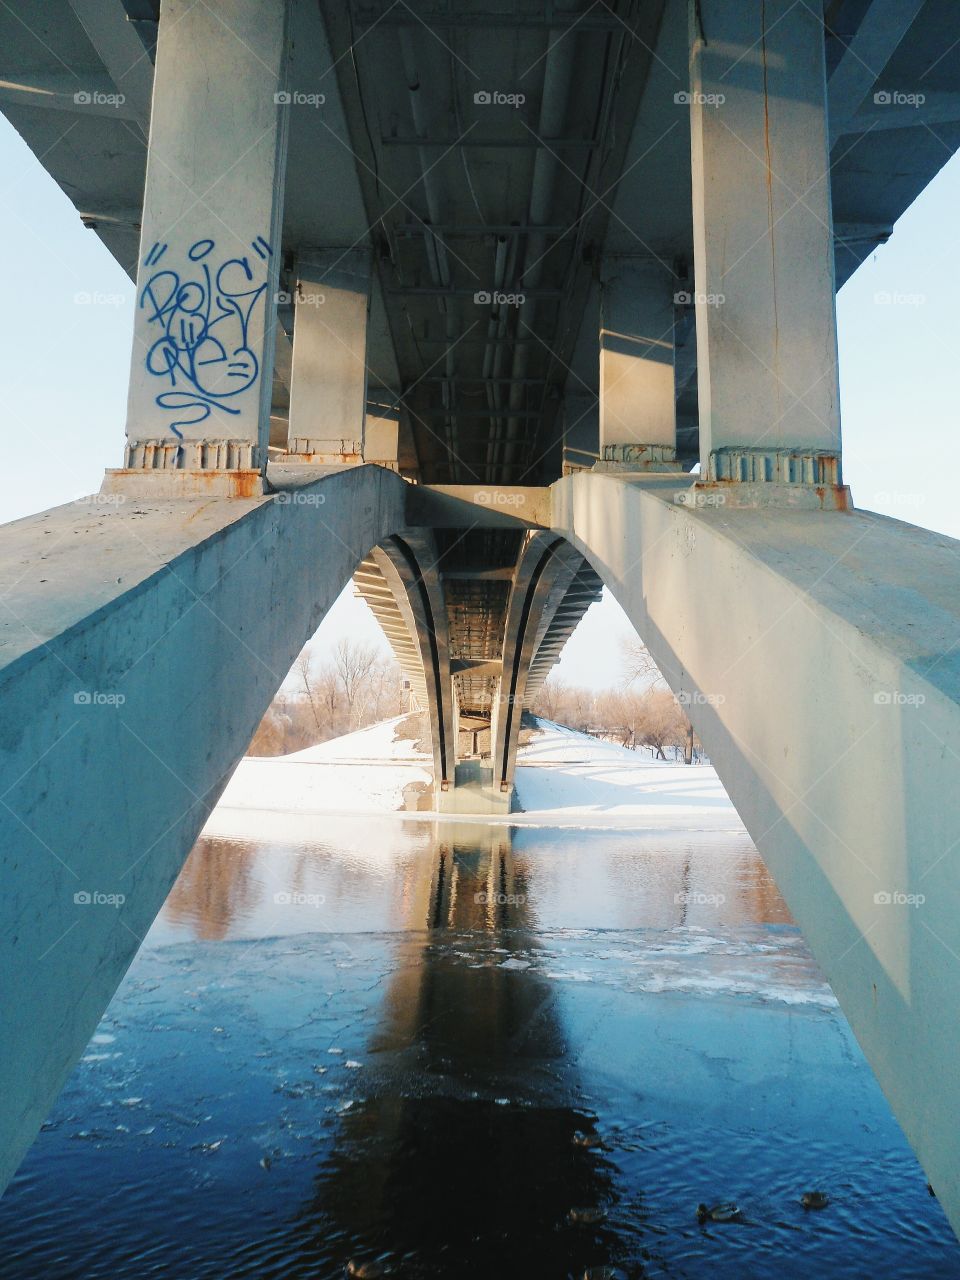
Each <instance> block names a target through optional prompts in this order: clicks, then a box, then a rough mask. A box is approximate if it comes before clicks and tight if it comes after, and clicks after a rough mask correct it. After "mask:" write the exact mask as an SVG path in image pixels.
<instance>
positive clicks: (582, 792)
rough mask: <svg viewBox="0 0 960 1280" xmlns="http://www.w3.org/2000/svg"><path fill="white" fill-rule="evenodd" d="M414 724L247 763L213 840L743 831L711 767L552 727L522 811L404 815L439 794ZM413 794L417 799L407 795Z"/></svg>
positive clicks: (530, 747)
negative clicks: (384, 819) (360, 826)
mask: <svg viewBox="0 0 960 1280" xmlns="http://www.w3.org/2000/svg"><path fill="white" fill-rule="evenodd" d="M411 724H412V721H411V720H410V719H409V718H406V717H397V718H395V719H393V720H386V721H384V722H383V723H382V724H378V725H374V726H373V727H372V728H369V729H362V730H360V731H358V732H357V733H350V734H347V735H346V736H345V737H342V738H335V739H334V740H333V741H331V742H325V743H323V744H322V745H320V746H317V747H309V748H308V749H307V750H306V751H298V752H296V753H295V754H293V755H289V756H248V757H246V758H245V759H243V760H242V761H241V762H240V764H239V765H238V767H237V770H236V773H235V774H234V775H233V777H232V778H231V780H230V783H229V785H228V786H227V788H226V790H225V791H224V793H223V796H222V797H221V800H220V803H219V804H218V805H217V807H216V809H215V810H214V811H213V813H212V814H211V815H210V819H209V821H208V823H207V826H206V828H205V830H204V834H205V835H215V836H226V837H233V838H238V839H244V838H245V839H268V838H269V839H284V838H286V839H298V838H303V837H304V835H305V830H306V827H307V826H309V828H310V834H312V835H315V834H316V818H318V817H321V816H328V817H337V816H346V815H352V814H381V815H382V814H388V813H389V814H392V815H394V817H397V818H408V819H414V820H422V819H424V818H440V819H449V820H451V821H456V822H470V821H476V822H483V823H490V822H499V823H504V824H507V825H510V826H518V827H519V826H547V827H568V828H580V829H583V828H623V829H628V830H637V831H653V832H656V831H710V832H721V831H730V832H737V833H741V834H742V833H743V825H742V823H741V822H740V819H739V818H738V816H737V813H736V810H735V809H734V808H733V805H732V804H731V803H730V801H729V800H728V799H727V796H726V793H725V792H724V790H723V787H722V786H721V785H720V780H719V779H718V777H717V775H716V772H715V771H714V769H713V768H711V767H710V766H709V765H689V766H688V765H683V764H675V763H673V762H672V761H655V760H649V759H645V758H643V757H641V756H639V755H638V754H637V753H636V752H633V751H629V750H627V749H626V748H625V747H619V746H617V745H615V744H614V743H610V742H600V741H598V740H597V739H595V738H591V737H590V736H589V735H588V734H584V733H577V732H576V731H574V730H572V729H566V728H563V727H562V726H561V725H556V724H552V723H551V722H550V721H547V720H540V721H538V730H537V731H536V732H535V733H534V734H533V735H532V737H531V738H530V740H529V741H528V742H526V743H525V744H524V745H523V746H522V747H521V748H520V752H519V757H518V767H517V795H518V798H519V802H520V805H521V806H522V811H521V812H518V813H512V814H509V815H504V816H502V817H491V816H489V815H478V816H477V817H476V818H472V817H471V816H470V815H465V814H449V815H448V814H432V813H423V812H417V811H416V810H415V809H412V810H404V802H405V801H404V795H405V792H406V794H407V796H408V797H409V795H410V794H411V791H413V792H416V791H419V790H423V789H425V788H427V787H429V785H430V782H431V771H430V766H431V759H430V756H429V755H428V754H427V753H426V752H424V751H423V750H422V749H421V748H420V746H419V745H418V744H417V743H416V741H415V740H414V739H413V738H411V737H410V736H406V735H409V734H410V733H412V732H414V730H413V729H412V728H411V727H410V726H411ZM408 788H410V789H411V790H410V791H408V790H407V789H408Z"/></svg>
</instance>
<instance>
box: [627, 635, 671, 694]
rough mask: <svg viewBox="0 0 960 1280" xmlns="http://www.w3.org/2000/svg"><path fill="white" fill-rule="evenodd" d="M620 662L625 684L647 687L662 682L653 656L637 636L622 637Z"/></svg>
mask: <svg viewBox="0 0 960 1280" xmlns="http://www.w3.org/2000/svg"><path fill="white" fill-rule="evenodd" d="M621 661H622V663H623V674H624V679H625V680H626V683H627V684H640V685H643V686H649V685H655V684H658V683H660V682H661V681H663V676H661V674H660V668H659V667H658V666H657V664H656V663H655V662H654V660H653V655H652V654H651V652H650V650H649V649H648V648H647V646H646V645H645V644H644V643H643V641H642V640H641V639H640V637H639V636H638V635H632V636H624V638H623V643H622V647H621Z"/></svg>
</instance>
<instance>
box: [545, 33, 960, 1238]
mask: <svg viewBox="0 0 960 1280" xmlns="http://www.w3.org/2000/svg"><path fill="white" fill-rule="evenodd" d="M708 33H709V28H708ZM677 492H678V488H677V484H676V481H674V480H670V479H664V480H660V479H658V478H656V477H647V478H645V479H643V480H642V481H635V482H629V483H628V482H627V481H625V480H622V479H620V478H619V477H618V476H615V475H599V474H596V473H583V474H580V475H576V476H569V477H567V478H566V479H564V480H561V481H559V482H558V483H557V484H556V485H554V487H553V493H554V518H553V524H554V528H555V530H556V531H557V532H558V533H562V534H563V535H564V536H566V537H567V538H568V539H569V540H570V541H571V542H572V543H573V544H574V546H576V547H577V548H578V549H579V550H580V551H582V552H583V554H584V555H586V556H589V558H590V560H591V562H592V564H593V565H594V567H595V568H596V569H597V570H598V572H599V573H600V574H601V575H602V576H603V579H604V581H605V583H606V584H607V586H608V587H609V588H610V590H611V591H612V592H613V594H614V596H616V598H617V600H618V601H619V602H620V604H621V605H622V606H623V608H624V610H625V612H626V613H627V616H628V617H629V618H630V621H631V622H632V623H633V624H634V626H635V627H636V628H637V631H638V632H639V634H640V635H641V636H642V637H643V640H644V643H645V644H646V645H647V647H648V648H649V650H650V652H651V653H652V654H653V656H654V658H655V659H656V662H657V665H658V667H659V668H660V670H661V671H662V672H663V675H664V678H665V679H666V680H667V681H668V683H669V684H670V687H671V688H672V689H673V691H674V693H676V694H678V695H680V694H683V695H684V702H685V704H686V707H687V710H688V711H689V714H690V718H691V720H692V721H693V724H694V727H695V728H696V731H697V733H698V734H699V736H700V738H701V739H702V741H703V743H704V745H705V747H706V749H707V751H708V752H709V755H710V759H711V760H712V762H713V764H714V765H715V766H716V769H717V772H718V774H719V775H720V778H721V780H722V782H723V785H724V787H725V788H726V789H727V792H728V793H729V795H730V798H731V799H732V801H733V802H734V804H735V805H736V807H737V812H738V813H739V814H740V816H741V818H742V819H743V822H744V824H745V825H746V828H747V830H748V831H749V832H750V835H751V836H752V837H753V839H754V841H755V842H756V845H757V848H758V849H759V850H760V853H761V854H762V855H763V859H764V862H765V863H766V865H767V866H768V867H769V868H770V871H771V872H772V873H773V875H774V876H775V877H776V881H777V885H778V887H779V888H780V891H781V892H782V893H783V896H784V897H785V899H786V901H787V905H788V906H789V908H790V911H791V912H792V914H793V916H794V918H795V920H796V921H797V923H798V925H799V926H800V928H801V929H802V930H803V935H804V938H805V939H806V941H807V943H808V944H809V946H810V949H811V951H812V952H813V954H814V956H815V957H816V959H817V961H818V963H819V964H820V966H821V968H822V969H823V971H824V973H825V974H826V976H827V978H828V979H829V981H830V985H831V986H832V987H833V990H834V992H835V993H836V996H837V999H838V1000H839V1001H840V1004H841V1007H842V1008H843V1011H844V1013H845V1014H846V1016H847V1018H848V1019H849V1021H850V1025H851V1027H852V1028H853V1031H854V1033H855V1035H856V1037H857V1039H858V1041H859V1042H860V1045H861V1047H862V1049H863V1052H864V1054H865V1055H866V1058H867V1061H868V1062H869V1063H870V1065H871V1066H872V1068H873V1070H874V1072H875V1073H876V1076H877V1080H878V1081H879V1083H880V1086H881V1088H882V1089H883V1091H884V1093H885V1094H886V1096H887V1099H888V1101H889V1102H890V1105H891V1107H892V1109H893V1112H894V1114H895V1115H896V1117H897V1119H898V1120H899V1121H900V1124H901V1125H902V1126H903V1130H904V1133H905V1134H906V1136H907V1138H908V1139H909V1140H910V1142H911V1143H912V1144H913V1148H914V1150H915V1151H916V1153H917V1156H918V1158H919V1159H920V1162H921V1164H922V1165H923V1167H924V1170H925V1171H926V1174H927V1176H928V1177H929V1179H930V1181H931V1184H932V1185H933V1188H934V1190H935V1192H936V1194H937V1197H938V1199H939V1201H940V1204H941V1205H942V1206H943V1209H944V1211H945V1213H946V1214H947V1216H948V1217H949V1218H950V1221H951V1223H952V1224H953V1227H954V1229H955V1230H957V1229H958V1228H960V1129H958V1127H957V1124H956V1117H957V1114H958V1112H960V1074H958V1072H957V1070H956V1063H957V1061H958V1059H960V1019H958V1018H957V1017H956V1016H955V1010H956V1008H957V1004H958V1002H960V960H958V957H960V874H958V872H960V866H958V864H960V788H958V786H957V770H958V762H960V647H958V645H957V637H958V636H960V543H957V542H954V541H953V540H952V539H949V538H944V537H942V536H941V535H940V534H936V533H929V532H928V531H927V530H925V529H915V528H911V527H910V526H909V525H905V524H902V523H901V522H900V521H898V520H887V519H885V518H884V517H882V516H875V515H872V514H870V513H866V512H857V511H851V512H844V513H841V512H836V511H832V512H831V511H804V510H791V509H783V510H780V511H778V512H777V517H776V519H773V520H771V519H770V518H769V516H768V514H767V513H766V512H765V511H762V510H738V509H731V508H730V507H729V506H728V507H725V508H722V509H717V508H716V507H711V506H702V505H699V504H697V503H684V502H678V501H677Z"/></svg>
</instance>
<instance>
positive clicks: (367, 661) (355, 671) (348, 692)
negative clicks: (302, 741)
mask: <svg viewBox="0 0 960 1280" xmlns="http://www.w3.org/2000/svg"><path fill="white" fill-rule="evenodd" d="M378 657H379V651H378V649H377V647H376V645H372V644H360V643H359V642H358V641H356V640H352V639H351V638H350V637H349V636H344V637H343V638H342V639H340V640H338V641H337V647H336V648H335V649H334V651H333V665H334V667H335V669H336V672H337V675H338V677H339V679H340V687H341V688H342V690H343V696H344V699H345V700H346V704H347V716H348V718H349V719H350V720H352V719H353V711H354V706H355V705H356V704H357V702H358V700H359V699H360V694H361V692H362V691H363V688H364V685H365V684H366V683H367V681H368V680H369V678H370V672H371V671H372V669H373V668H374V666H375V665H376V662H377V658H378Z"/></svg>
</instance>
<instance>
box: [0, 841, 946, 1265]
mask: <svg viewBox="0 0 960 1280" xmlns="http://www.w3.org/2000/svg"><path fill="white" fill-rule="evenodd" d="M320 825H321V829H322V832H323V836H322V839H318V840H316V841H315V842H308V843H299V844H294V845H291V844H270V843H263V842H261V843H257V844H253V843H248V842H244V841H241V840H225V839H203V840H201V841H200V843H199V844H198V846H197V847H196V849H195V850H194V852H193V853H192V854H191V856H190V859H189V861H188V862H187V864H186V866H185V867H184V869H183V872H182V874H181V875H180V878H179V880H178V881H177V883H176V885H175V887H174V889H173V891H172V893H171V895H170V897H169V899H168V901H167V904H166V906H165V908H164V910H163V912H162V913H161V915H160V916H159V917H158V919H157V921H156V922H155V924H154V926H153V928H152V930H151V932H150V933H149V935H148V936H147V938H146V940H145V942H144V945H143V947H142V948H141V951H140V953H139V955H138V957H137V959H136V961H135V962H134V964H133V966H132V968H131V969H130V971H129V973H128V974H127V976H126V978H125V980H124V982H123V984H122V986H121V988H120V990H119V991H118V992H117V994H116V996H115V998H114V1000H113V1002H112V1003H111V1005H110V1008H109V1009H108V1011H107V1013H106V1014H105V1016H104V1018H103V1020H102V1023H101V1025H100V1027H99V1028H98V1030H97V1032H96V1034H95V1035H94V1037H93V1039H92V1041H91V1043H90V1045H89V1047H88V1049H87V1051H86V1053H85V1054H84V1057H83V1060H82V1061H81V1062H80V1063H79V1065H78V1066H77V1068H76V1070H75V1071H74V1073H73V1075H72V1077H71V1079H70V1081H69V1083H68V1085H67V1086H66V1088H65V1090H64V1092H63V1094H62V1095H61V1097H60V1099H59V1100H58V1102H57V1104H56V1106H55V1108H54V1110H53V1112H52V1114H51V1116H50V1118H49V1120H48V1121H47V1123H46V1124H45V1126H44V1129H43V1131H42V1133H41V1134H40V1136H39V1138H38V1140H37V1142H36V1143H35V1145H34V1147H33V1149H32V1150H31V1152H30V1154H29V1156H28V1157H27V1159H26V1161H25V1162H24V1164H23V1166H22V1167H21V1169H20V1171H19V1173H18V1174H17V1177H16V1179H15V1181H14V1183H13V1184H12V1186H11V1188H10V1189H9V1191H8V1192H7V1194H6V1196H5V1197H4V1198H3V1200H2V1201H0V1275H2V1276H5V1277H6V1276H9V1277H33V1276H45V1277H50V1276H54V1277H58V1278H59V1277H74V1276H77V1277H85V1278H90V1280H93V1278H96V1277H111V1278H113V1280H117V1278H121V1277H131V1278H132V1277H137V1278H138V1280H139V1278H142V1277H150V1276H163V1277H167V1276H169V1277H177V1278H178V1280H202V1278H205V1277H218V1278H221V1277H241V1276H251V1277H252V1276H257V1277H274V1276H275V1277H281V1276H283V1277H301V1276H303V1277H307V1276H309V1277H319V1278H321V1280H323V1278H326V1277H330V1278H331V1280H332V1278H333V1277H341V1276H343V1275H344V1271H345V1267H346V1265H347V1263H348V1262H349V1261H350V1260H353V1261H354V1262H367V1263H369V1262H371V1261H374V1260H379V1263H380V1266H381V1267H382V1268H383V1269H384V1272H385V1273H386V1274H391V1275H394V1276H400V1277H410V1278H411V1280H420V1278H421V1277H422V1278H424V1280H425V1278H427V1277H431V1278H432V1277H450V1278H456V1280H474V1278H476V1280H495V1278H503V1277H518V1278H519V1277H531V1278H533V1280H551V1278H552V1277H557V1278H558V1280H562V1278H563V1277H574V1278H575V1280H577V1278H579V1277H581V1276H583V1275H584V1272H585V1270H586V1269H587V1268H590V1267H601V1266H607V1267H612V1268H616V1274H619V1275H621V1276H623V1277H638V1276H641V1275H644V1276H665V1277H666V1276H669V1277H678V1278H682V1277H697V1278H699V1277H710V1278H711V1280H726V1278H727V1277H729V1278H730V1280H744V1277H748V1278H754V1277H755V1278H757V1280H765V1278H767V1277H770V1278H771V1280H784V1277H793V1276H796V1277H801V1276H802V1277H808V1276H812V1275H816V1276H818V1277H823V1278H824V1280H840V1278H841V1277H850V1278H851V1280H854V1278H856V1280H862V1278H863V1277H867V1276H869V1277H872V1278H873V1280H881V1278H883V1277H890V1280H910V1278H911V1277H937V1278H938V1280H942V1278H943V1277H951V1276H957V1277H960V1247H958V1244H957V1241H956V1239H955V1238H954V1236H953V1233H952V1232H951V1230H950V1228H949V1226H948V1225H947V1222H946V1219H945V1218H944V1216H943V1213H942V1211H941V1210H940V1207H939V1205H938V1203H937V1201H936V1199H935V1198H933V1197H932V1196H931V1195H930V1194H929V1192H928V1190H927V1186H926V1181H925V1178H924V1176H923V1173H922V1172H921V1170H920V1168H919V1166H918V1165H917V1163H916V1161H915V1159H914V1158H913V1156H912V1154H911V1152H910V1150H909V1148H908V1146H907V1144H906V1142H905V1140H904V1138H903V1136H902V1134H901V1132H900V1130H899V1128H898V1126H897V1124H896V1122H895V1121H894V1120H893V1118H892V1116H891V1114H890V1110H889V1108H888V1106H887V1104H886V1102H885V1101H884V1099H883V1097H882V1095H881V1093H880V1091H879V1089H878V1087H877V1085H876V1083H875V1081H874V1079H873V1076H872V1074H871V1072H870V1070H869V1068H868V1067H867V1065H866V1063H865V1061H864V1059H863V1056H862V1054H861V1053H860V1050H859V1048H858V1047H857V1044H856V1041H855V1040H854V1038H853V1036H852V1034H851V1032H850V1030H849V1028H848V1026H847V1024H846V1022H845V1020H844V1018H843V1016H842V1014H841V1013H840V1011H839V1009H838V1007H837V1004H836V1001H835V1000H834V998H833V995H832V994H831V992H830V989H829V987H828V986H827V985H826V983H825V981H824V979H823V977H822V975H821V974H820V972H819V971H818V969H817V966H816V964H815V963H814V961H813V959H812V957H811V956H810V954H809V952H808V950H807V948H806V946H805V945H804V942H803V940H802V938H801V936H800V935H799V933H798V931H797V929H796V927H795V926H794V924H793V923H792V921H791V919H790V915H789V913H788V911H787V909H786V907H785V905H784V903H783V901H782V899H781V898H780V895H779V894H778V892H777V890H776V887H775V885H774V884H773V882H772V880H771V878H770V876H769V875H768V873H767V871H766V869H765V867H764V865H763V863H762V861H761V860H760V858H759V857H758V855H757V853H756V851H755V849H754V848H753V846H752V845H751V843H750V842H749V840H747V839H746V838H745V837H743V836H738V835H733V834H730V833H726V834H724V833H717V834H713V835H711V834H709V833H699V834H697V835H696V836H689V837H687V836H683V835H674V834H671V835H665V836H664V835H661V836H657V837H653V836H650V835H643V834H639V833H631V832H627V831H606V832H604V831H590V832H583V831H576V830H570V829H568V830H562V831H561V830H551V829H550V828H539V827H524V828H514V829H511V828H510V827H507V826H502V825H485V824H482V823H474V824H471V825H453V824H450V823H439V824H438V823H434V822H431V821H426V820H424V821H420V820H416V821H413V820H407V821H401V820H399V819H396V818H393V817H384V818H340V819H329V820H324V821H322V822H321V824H320ZM810 1190H822V1191H823V1192H825V1193H826V1194H827V1195H828V1197H829V1204H828V1206H827V1207H826V1208H825V1209H822V1210H819V1211H816V1210H807V1209H804V1208H803V1207H802V1206H801V1203H800V1198H801V1195H802V1194H803V1193H804V1192H805V1191H810ZM723 1201H735V1202H736V1203H737V1204H738V1206H739V1207H740V1210H741V1213H742V1219H741V1220H740V1221H737V1222H731V1223H723V1224H715V1223H708V1224H707V1225H701V1224H700V1223H699V1222H698V1220H697V1215H696V1209H697V1205H698V1204H699V1203H700V1202H706V1203H707V1204H713V1203H716V1202H723ZM373 1270H374V1269H373V1268H371V1273H373Z"/></svg>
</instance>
